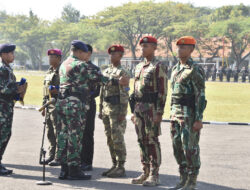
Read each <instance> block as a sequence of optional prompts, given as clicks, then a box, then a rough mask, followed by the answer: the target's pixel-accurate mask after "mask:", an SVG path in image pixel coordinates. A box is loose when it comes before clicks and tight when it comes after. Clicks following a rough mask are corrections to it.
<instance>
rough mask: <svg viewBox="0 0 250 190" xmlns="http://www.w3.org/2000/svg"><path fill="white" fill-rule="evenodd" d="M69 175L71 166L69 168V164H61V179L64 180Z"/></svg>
mask: <svg viewBox="0 0 250 190" xmlns="http://www.w3.org/2000/svg"><path fill="white" fill-rule="evenodd" d="M68 175H69V168H68V165H67V164H62V165H61V172H60V174H59V177H58V178H59V179H61V180H64V179H67V177H68Z"/></svg>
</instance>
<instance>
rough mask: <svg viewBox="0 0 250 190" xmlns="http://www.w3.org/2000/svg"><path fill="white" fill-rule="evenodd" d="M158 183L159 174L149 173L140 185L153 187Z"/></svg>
mask: <svg viewBox="0 0 250 190" xmlns="http://www.w3.org/2000/svg"><path fill="white" fill-rule="evenodd" d="M159 184H160V179H159V176H157V175H150V176H149V177H148V178H147V180H145V181H144V182H143V183H142V185H143V186H148V187H154V186H157V185H159Z"/></svg>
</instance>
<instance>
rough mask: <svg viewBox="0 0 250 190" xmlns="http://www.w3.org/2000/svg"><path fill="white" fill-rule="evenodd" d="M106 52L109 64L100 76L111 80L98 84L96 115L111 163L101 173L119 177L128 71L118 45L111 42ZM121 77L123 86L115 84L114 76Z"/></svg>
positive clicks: (122, 171)
mask: <svg viewBox="0 0 250 190" xmlns="http://www.w3.org/2000/svg"><path fill="white" fill-rule="evenodd" d="M108 53H109V54H110V56H111V64H110V65H109V67H108V68H107V69H105V70H104V71H103V75H104V76H105V77H108V78H109V79H110V80H111V82H110V83H108V84H106V85H103V86H102V87H101V94H100V109H99V111H100V115H99V118H100V119H102V121H103V124H104V127H105V134H106V136H107V144H108V147H109V151H110V155H111V159H112V163H113V166H112V167H111V168H110V169H109V170H107V171H105V172H103V173H102V175H103V176H107V177H123V176H125V168H124V164H125V162H126V155H127V154H126V146H125V142H124V134H125V130H126V124H127V121H126V115H127V106H128V98H129V94H128V85H129V73H128V71H127V70H125V69H124V68H123V67H122V66H121V59H122V56H123V53H124V48H123V47H122V46H121V45H112V46H111V47H110V48H109V49H108ZM122 76H123V77H127V78H128V81H127V84H125V85H120V84H119V83H118V79H119V78H120V77H122Z"/></svg>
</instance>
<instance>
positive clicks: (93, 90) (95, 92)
mask: <svg viewBox="0 0 250 190" xmlns="http://www.w3.org/2000/svg"><path fill="white" fill-rule="evenodd" d="M88 69H94V70H96V72H100V68H99V67H97V66H96V65H95V64H93V63H92V62H91V61H89V62H88ZM89 89H90V95H91V98H92V99H94V98H96V97H97V96H99V93H100V85H99V84H98V85H96V84H95V83H92V82H91V81H90V83H89Z"/></svg>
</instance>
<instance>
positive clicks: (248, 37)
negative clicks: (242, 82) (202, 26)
mask: <svg viewBox="0 0 250 190" xmlns="http://www.w3.org/2000/svg"><path fill="white" fill-rule="evenodd" d="M210 28H211V34H210V35H211V36H221V37H225V39H226V41H227V42H228V44H229V47H230V49H231V54H232V57H233V59H234V60H235V61H236V64H237V66H240V65H241V63H242V62H243V61H244V59H245V58H246V57H244V56H243V55H244V53H245V52H246V50H247V48H249V46H250V30H249V28H250V18H249V17H248V18H244V17H241V18H240V19H239V18H237V19H236V18H234V19H230V20H226V21H220V22H216V23H213V24H212V25H211V26H210Z"/></svg>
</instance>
